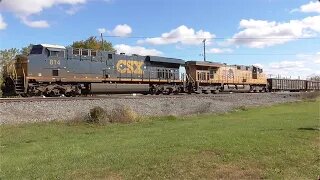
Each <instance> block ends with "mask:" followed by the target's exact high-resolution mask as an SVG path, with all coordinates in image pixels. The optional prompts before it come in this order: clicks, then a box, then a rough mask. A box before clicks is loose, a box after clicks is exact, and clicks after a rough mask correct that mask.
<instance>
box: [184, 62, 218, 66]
mask: <svg viewBox="0 0 320 180" xmlns="http://www.w3.org/2000/svg"><path fill="white" fill-rule="evenodd" d="M187 63H188V64H190V65H196V66H210V67H221V66H222V65H223V64H221V63H217V62H210V61H188V62H187Z"/></svg>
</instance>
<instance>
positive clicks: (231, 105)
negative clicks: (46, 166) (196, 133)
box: [0, 93, 300, 124]
mask: <svg viewBox="0 0 320 180" xmlns="http://www.w3.org/2000/svg"><path fill="white" fill-rule="evenodd" d="M299 99H300V98H299V94H297V93H263V94H247V93H245V94H240V93H239V94H220V95H218V96H210V95H207V96H197V95H183V98H181V97H176V98H175V96H172V97H170V98H168V97H166V98H161V97H157V98H148V97H144V96H137V97H132V98H110V99H109V98H101V99H94V100H70V101H59V100H58V101H38V102H37V101H35V102H10V103H1V104H0V124H16V123H24V122H41V121H53V120H58V121H67V120H70V119H74V118H76V117H80V116H83V115H85V114H88V112H89V110H90V109H91V108H93V107H95V106H100V107H102V108H104V109H106V110H108V109H109V110H110V109H113V108H115V107H118V106H127V107H130V108H131V109H132V110H133V111H134V112H136V113H138V114H139V115H141V116H167V115H174V116H177V115H191V114H199V113H224V112H229V111H231V110H233V109H235V108H237V107H242V106H260V105H272V104H278V103H285V102H293V101H298V100H299Z"/></svg>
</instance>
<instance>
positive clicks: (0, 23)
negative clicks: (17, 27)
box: [0, 14, 7, 30]
mask: <svg viewBox="0 0 320 180" xmlns="http://www.w3.org/2000/svg"><path fill="white" fill-rule="evenodd" d="M6 28H7V23H6V22H4V19H3V17H2V14H0V30H3V29H6Z"/></svg>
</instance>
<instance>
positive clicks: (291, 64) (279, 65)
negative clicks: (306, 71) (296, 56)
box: [269, 61, 305, 69]
mask: <svg viewBox="0 0 320 180" xmlns="http://www.w3.org/2000/svg"><path fill="white" fill-rule="evenodd" d="M304 64H305V62H304V61H280V62H272V63H270V64H269V66H270V67H271V68H274V69H291V68H303V67H304Z"/></svg>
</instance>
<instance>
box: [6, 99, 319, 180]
mask: <svg viewBox="0 0 320 180" xmlns="http://www.w3.org/2000/svg"><path fill="white" fill-rule="evenodd" d="M319 121H320V120H319V101H318V102H311V101H309V102H299V103H290V104H283V105H276V106H272V107H263V108H254V109H249V110H242V111H237V112H232V113H228V114H224V115H200V116H193V117H187V118H174V117H163V118H158V119H156V118H154V119H149V120H146V121H144V122H139V123H133V124H110V125H106V126H99V125H88V124H76V125H70V124H69V125H68V124H64V123H37V124H25V125H17V126H13V125H3V126H1V127H0V131H1V132H0V135H1V136H0V140H1V159H0V165H1V173H0V174H1V176H0V179H36V178H40V179H164V178H166V179H201V178H202V179H215V178H226V179H258V178H268V179H275V178H281V179H282V178H286V179H290V178H293V179H316V178H317V177H318V175H319V172H320V152H319V148H320V131H319V130H318V129H319V128H320V124H319V123H320V122H319Z"/></svg>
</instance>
